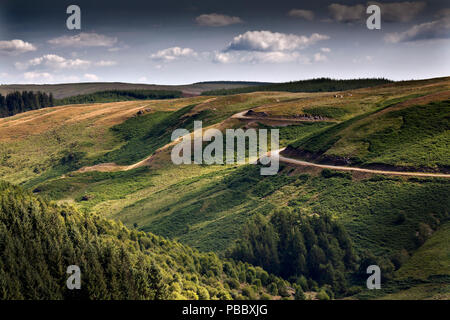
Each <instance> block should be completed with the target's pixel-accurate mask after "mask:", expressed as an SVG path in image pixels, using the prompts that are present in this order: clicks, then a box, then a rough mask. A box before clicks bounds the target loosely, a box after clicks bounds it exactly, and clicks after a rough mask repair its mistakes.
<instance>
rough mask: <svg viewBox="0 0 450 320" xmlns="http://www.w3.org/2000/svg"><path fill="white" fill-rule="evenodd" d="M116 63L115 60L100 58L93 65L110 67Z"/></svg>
mask: <svg viewBox="0 0 450 320" xmlns="http://www.w3.org/2000/svg"><path fill="white" fill-rule="evenodd" d="M116 64H117V62H116V61H111V60H100V61H98V62H96V63H95V66H96V67H112V66H115V65H116Z"/></svg>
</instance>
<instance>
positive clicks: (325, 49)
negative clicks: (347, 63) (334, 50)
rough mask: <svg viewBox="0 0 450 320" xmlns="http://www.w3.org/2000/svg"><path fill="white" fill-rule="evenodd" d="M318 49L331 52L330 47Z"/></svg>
mask: <svg viewBox="0 0 450 320" xmlns="http://www.w3.org/2000/svg"><path fill="white" fill-rule="evenodd" d="M320 51H322V52H325V53H328V52H331V49H330V48H320Z"/></svg>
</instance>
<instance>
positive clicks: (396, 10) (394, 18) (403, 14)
mask: <svg viewBox="0 0 450 320" xmlns="http://www.w3.org/2000/svg"><path fill="white" fill-rule="evenodd" d="M369 4H376V5H378V6H379V7H380V9H381V18H382V19H383V20H384V21H387V22H408V21H411V20H413V19H414V18H415V17H416V16H417V15H418V14H419V13H420V12H421V11H422V10H423V9H424V8H425V7H426V3H425V2H422V1H417V2H412V1H411V2H409V1H405V2H388V3H380V2H375V1H374V2H369Z"/></svg>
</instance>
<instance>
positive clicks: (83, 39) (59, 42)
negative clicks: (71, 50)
mask: <svg viewBox="0 0 450 320" xmlns="http://www.w3.org/2000/svg"><path fill="white" fill-rule="evenodd" d="M116 42H117V38H114V37H108V36H105V35H102V34H98V33H85V32H82V33H79V34H77V35H75V36H62V37H58V38H54V39H51V40H48V43H50V44H52V45H56V46H61V47H111V46H113V45H114V44H115V43H116Z"/></svg>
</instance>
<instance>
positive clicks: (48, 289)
mask: <svg viewBox="0 0 450 320" xmlns="http://www.w3.org/2000/svg"><path fill="white" fill-rule="evenodd" d="M70 265H77V266H79V267H80V269H81V289H80V290H73V291H71V290H69V289H67V287H66V279H67V277H68V275H67V274H66V269H67V267H68V266H70ZM255 281H257V282H258V284H259V285H258V286H251V285H250V284H251V283H254V282H255ZM271 283H275V284H276V285H278V286H279V287H280V288H282V287H286V286H287V285H288V284H287V282H285V281H283V280H281V279H280V278H277V277H274V276H269V274H267V272H265V271H263V270H262V269H261V268H254V267H252V266H250V265H248V264H243V263H234V262H232V261H223V260H220V259H219V258H218V257H217V256H216V255H215V254H213V253H198V252H197V251H195V250H192V249H190V248H189V247H186V246H183V245H181V244H179V243H176V242H172V241H167V240H164V239H163V238H161V237H158V236H155V235H152V234H150V233H144V232H139V231H136V230H130V229H127V228H126V227H124V226H123V225H122V224H121V223H116V222H114V221H111V220H105V219H103V218H101V217H99V216H97V215H92V214H81V213H79V212H77V210H75V209H74V208H71V207H68V206H64V207H59V206H56V205H54V204H52V203H50V202H47V201H45V200H43V199H41V198H39V197H36V196H33V195H31V194H30V193H28V192H26V191H23V190H22V189H20V188H18V187H15V186H12V185H10V184H7V183H4V182H1V181H0V299H71V298H75V299H199V298H200V299H232V298H243V299H244V298H252V299H255V298H258V297H263V296H264V297H265V298H270V295H269V294H267V290H266V286H267V285H269V284H271ZM286 292H287V288H286ZM242 293H244V295H245V297H244V296H242Z"/></svg>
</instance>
